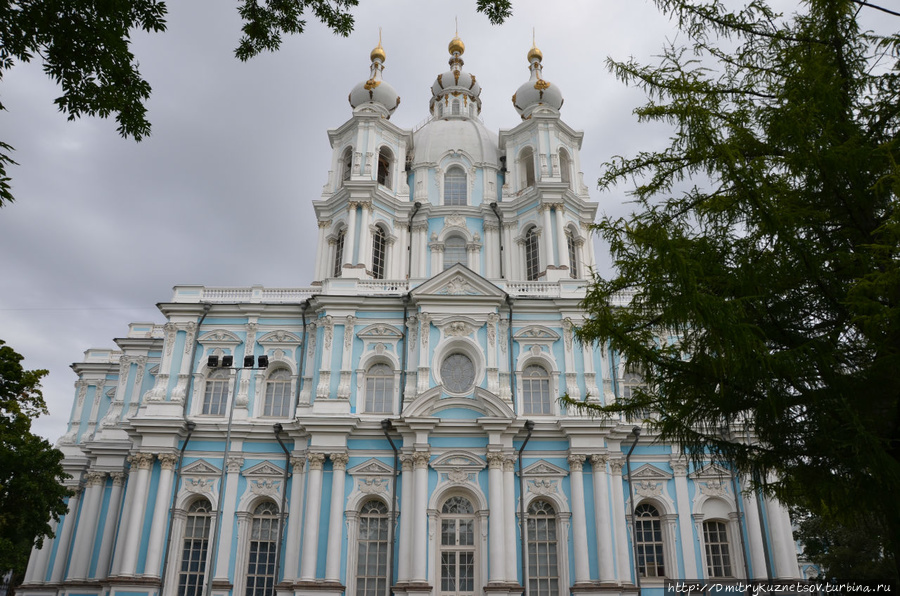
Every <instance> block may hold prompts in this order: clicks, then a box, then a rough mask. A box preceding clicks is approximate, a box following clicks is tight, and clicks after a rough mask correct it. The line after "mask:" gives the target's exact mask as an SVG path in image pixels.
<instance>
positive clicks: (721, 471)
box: [688, 464, 731, 479]
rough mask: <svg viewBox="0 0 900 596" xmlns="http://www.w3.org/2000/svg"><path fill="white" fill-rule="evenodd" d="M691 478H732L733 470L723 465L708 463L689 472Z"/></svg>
mask: <svg viewBox="0 0 900 596" xmlns="http://www.w3.org/2000/svg"><path fill="white" fill-rule="evenodd" d="M688 476H689V477H690V478H694V479H701V478H715V479H722V478H731V471H730V470H729V469H728V468H725V467H722V466H720V465H718V464H707V465H705V466H703V467H702V468H700V469H699V470H695V471H693V472H691V473H690V474H688Z"/></svg>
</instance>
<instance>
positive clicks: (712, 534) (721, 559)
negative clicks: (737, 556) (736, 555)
mask: <svg viewBox="0 0 900 596" xmlns="http://www.w3.org/2000/svg"><path fill="white" fill-rule="evenodd" d="M703 540H704V542H705V543H706V571H707V573H708V574H709V577H731V576H732V574H731V555H730V553H729V552H728V531H727V529H726V526H725V524H724V523H722V522H718V521H708V522H703Z"/></svg>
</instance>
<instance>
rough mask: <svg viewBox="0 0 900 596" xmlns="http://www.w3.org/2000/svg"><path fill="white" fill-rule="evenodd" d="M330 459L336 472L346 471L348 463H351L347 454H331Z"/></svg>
mask: <svg viewBox="0 0 900 596" xmlns="http://www.w3.org/2000/svg"><path fill="white" fill-rule="evenodd" d="M328 459H330V460H331V464H332V466H334V469H335V470H346V469H347V462H349V461H350V456H349V455H347V454H346V453H343V452H340V453H331V454H329V455H328Z"/></svg>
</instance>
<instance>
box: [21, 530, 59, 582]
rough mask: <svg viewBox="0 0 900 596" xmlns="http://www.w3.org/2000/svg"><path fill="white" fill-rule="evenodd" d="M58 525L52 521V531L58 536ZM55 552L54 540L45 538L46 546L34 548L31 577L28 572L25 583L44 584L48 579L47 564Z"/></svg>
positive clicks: (30, 567)
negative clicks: (51, 553)
mask: <svg viewBox="0 0 900 596" xmlns="http://www.w3.org/2000/svg"><path fill="white" fill-rule="evenodd" d="M56 529H57V523H56V521H54V520H52V519H51V520H50V530H51V531H52V532H53V534H54V535H55V534H56ZM52 550H53V539H52V538H44V544H43V546H41V548H33V549H32V550H31V559H29V561H28V568H29V571H30V575H29V574H28V572H26V577H25V583H32V584H37V583H40V584H42V583H44V582H45V581H46V577H47V564H48V563H49V562H50V551H52Z"/></svg>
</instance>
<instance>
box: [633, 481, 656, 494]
mask: <svg viewBox="0 0 900 596" xmlns="http://www.w3.org/2000/svg"><path fill="white" fill-rule="evenodd" d="M634 492H635V494H636V495H638V496H641V497H661V496H662V482H651V481H649V480H640V481H637V482H635V483H634Z"/></svg>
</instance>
